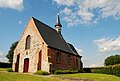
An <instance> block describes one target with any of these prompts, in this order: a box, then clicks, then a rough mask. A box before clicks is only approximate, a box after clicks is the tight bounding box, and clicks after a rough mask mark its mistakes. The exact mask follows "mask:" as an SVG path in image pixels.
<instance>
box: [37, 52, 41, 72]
mask: <svg viewBox="0 0 120 81" xmlns="http://www.w3.org/2000/svg"><path fill="white" fill-rule="evenodd" d="M41 59H42V51H40V52H39V56H38V70H40V69H41Z"/></svg>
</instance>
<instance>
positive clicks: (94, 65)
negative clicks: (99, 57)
mask: <svg viewBox="0 0 120 81" xmlns="http://www.w3.org/2000/svg"><path fill="white" fill-rule="evenodd" d="M87 67H100V65H98V64H90V65H89V66H87Z"/></svg>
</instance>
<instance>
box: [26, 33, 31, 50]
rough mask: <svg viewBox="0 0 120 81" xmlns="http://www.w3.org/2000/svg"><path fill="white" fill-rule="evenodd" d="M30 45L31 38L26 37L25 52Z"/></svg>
mask: <svg viewBox="0 0 120 81" xmlns="http://www.w3.org/2000/svg"><path fill="white" fill-rule="evenodd" d="M30 45H31V36H30V35H28V36H27V37H26V43H25V50H27V49H30Z"/></svg>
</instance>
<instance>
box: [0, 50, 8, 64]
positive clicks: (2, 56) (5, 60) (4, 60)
mask: <svg viewBox="0 0 120 81" xmlns="http://www.w3.org/2000/svg"><path fill="white" fill-rule="evenodd" d="M0 62H8V59H7V58H6V57H5V56H4V53H3V52H2V51H0Z"/></svg>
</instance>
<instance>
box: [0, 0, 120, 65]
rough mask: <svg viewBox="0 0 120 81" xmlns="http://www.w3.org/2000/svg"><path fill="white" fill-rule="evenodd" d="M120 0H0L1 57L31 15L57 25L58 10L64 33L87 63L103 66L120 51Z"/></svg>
mask: <svg viewBox="0 0 120 81" xmlns="http://www.w3.org/2000/svg"><path fill="white" fill-rule="evenodd" d="M119 4H120V0H0V61H2V62H7V61H8V60H7V58H6V57H5V56H6V54H7V52H8V50H9V48H10V46H11V44H12V43H13V42H15V41H17V40H19V39H20V37H21V35H22V33H23V31H24V29H25V27H26V25H27V23H28V21H29V19H30V17H35V18H37V19H38V20H40V21H42V22H43V23H45V24H47V25H49V26H50V27H52V28H54V26H55V23H56V16H57V14H58V12H59V14H60V20H61V24H62V35H63V37H64V38H65V40H66V41H67V42H69V43H72V44H73V45H74V46H75V48H76V49H77V51H78V53H79V54H80V55H82V61H83V64H84V67H96V66H103V65H104V59H105V58H107V57H108V56H111V55H115V54H120V5H119Z"/></svg>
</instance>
